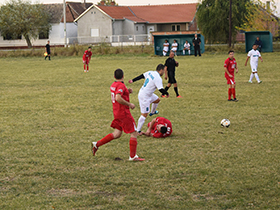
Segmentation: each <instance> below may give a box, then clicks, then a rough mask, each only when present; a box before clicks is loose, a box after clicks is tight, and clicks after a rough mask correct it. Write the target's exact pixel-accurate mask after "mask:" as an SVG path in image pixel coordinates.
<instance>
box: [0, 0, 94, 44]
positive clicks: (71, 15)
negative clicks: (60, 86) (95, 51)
mask: <svg viewBox="0 0 280 210" xmlns="http://www.w3.org/2000/svg"><path fill="white" fill-rule="evenodd" d="M90 6H92V3H77V2H66V35H67V43H69V44H71V43H75V42H77V24H76V23H75V22H74V20H75V19H76V18H77V17H79V16H80V15H81V14H82V13H83V12H84V11H85V10H86V9H87V8H89V7H90ZM43 7H45V10H47V11H48V12H49V14H50V17H51V19H50V23H51V30H50V31H49V32H48V33H47V35H44V34H43V33H40V32H39V33H38V39H36V40H32V45H33V46H44V45H46V42H47V40H50V42H51V45H64V19H63V4H43ZM23 46H24V47H27V44H26V41H25V39H24V37H23V36H19V37H18V38H17V39H11V38H9V39H5V38H4V37H3V36H0V47H1V48H9V47H23Z"/></svg>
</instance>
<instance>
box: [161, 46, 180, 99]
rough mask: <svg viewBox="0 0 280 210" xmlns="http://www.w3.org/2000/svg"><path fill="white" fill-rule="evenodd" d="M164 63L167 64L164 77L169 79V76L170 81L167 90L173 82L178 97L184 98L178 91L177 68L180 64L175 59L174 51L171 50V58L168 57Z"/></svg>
mask: <svg viewBox="0 0 280 210" xmlns="http://www.w3.org/2000/svg"><path fill="white" fill-rule="evenodd" d="M164 65H165V67H164V74H165V77H164V78H165V79H166V80H167V77H168V83H167V85H166V87H165V90H166V91H168V89H169V88H170V87H171V85H172V84H173V86H174V91H175V93H176V97H177V98H182V96H180V95H179V93H178V87H177V81H176V79H175V68H176V67H178V66H179V63H178V62H177V61H175V59H174V52H173V51H170V54H169V58H167V59H166V61H165V64H164ZM161 97H166V96H164V95H161Z"/></svg>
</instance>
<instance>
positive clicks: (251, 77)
mask: <svg viewBox="0 0 280 210" xmlns="http://www.w3.org/2000/svg"><path fill="white" fill-rule="evenodd" d="M253 78H254V73H253V72H252V73H251V75H250V79H249V81H248V82H249V83H253V81H252V80H253Z"/></svg>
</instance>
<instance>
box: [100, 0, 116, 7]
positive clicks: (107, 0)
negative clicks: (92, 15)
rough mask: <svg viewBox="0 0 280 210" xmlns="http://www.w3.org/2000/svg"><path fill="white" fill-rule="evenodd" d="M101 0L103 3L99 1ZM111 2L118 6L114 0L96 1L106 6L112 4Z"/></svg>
mask: <svg viewBox="0 0 280 210" xmlns="http://www.w3.org/2000/svg"><path fill="white" fill-rule="evenodd" d="M101 2H103V3H101ZM112 3H113V4H114V5H115V6H118V4H117V3H116V2H115V1H114V0H101V1H100V2H98V5H103V4H104V5H107V6H110V5H112Z"/></svg>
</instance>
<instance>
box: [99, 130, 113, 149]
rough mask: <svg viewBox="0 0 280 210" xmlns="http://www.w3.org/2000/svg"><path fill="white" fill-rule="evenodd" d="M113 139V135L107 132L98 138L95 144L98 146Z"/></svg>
mask: <svg viewBox="0 0 280 210" xmlns="http://www.w3.org/2000/svg"><path fill="white" fill-rule="evenodd" d="M113 139H114V135H113V134H112V133H110V134H108V135H107V136H105V137H103V138H102V139H100V140H99V141H98V142H97V144H96V146H97V147H100V146H102V145H103V144H107V143H108V142H110V141H112V140H113Z"/></svg>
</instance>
